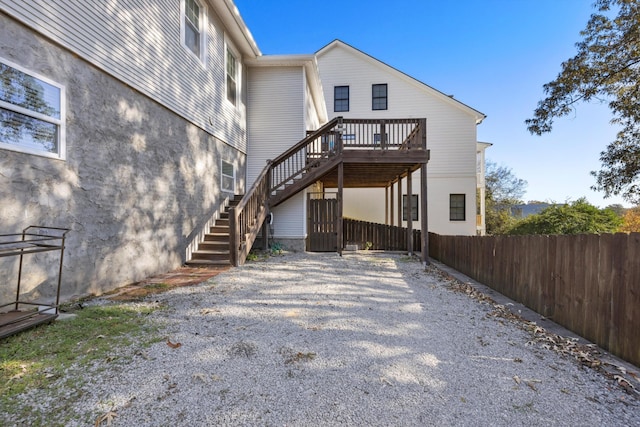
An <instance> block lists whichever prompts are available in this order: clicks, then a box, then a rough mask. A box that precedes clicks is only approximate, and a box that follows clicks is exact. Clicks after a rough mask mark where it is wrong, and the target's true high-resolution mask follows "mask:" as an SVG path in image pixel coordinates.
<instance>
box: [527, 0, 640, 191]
mask: <svg viewBox="0 0 640 427" xmlns="http://www.w3.org/2000/svg"><path fill="white" fill-rule="evenodd" d="M595 7H596V9H597V12H596V13H594V14H593V15H591V18H590V19H589V22H588V23H587V27H586V28H585V30H583V31H582V32H581V35H582V36H583V37H584V39H583V40H582V41H581V42H579V43H577V44H576V47H577V48H578V53H577V54H576V56H574V57H573V58H571V59H569V60H567V61H565V62H564V63H562V71H561V72H560V74H559V75H558V76H557V77H556V79H555V80H554V81H552V82H550V83H547V84H545V85H544V92H545V95H546V98H545V99H543V100H542V101H540V102H539V103H538V107H537V108H536V110H535V111H534V116H533V118H531V119H528V120H526V122H525V123H526V124H527V128H528V130H529V131H530V132H531V133H533V134H537V135H541V134H543V133H547V132H550V131H551V129H552V125H553V121H554V118H556V117H562V116H566V115H568V114H570V113H572V112H573V111H574V109H575V105H576V104H577V103H578V102H581V101H585V102H589V101H594V100H595V101H599V102H602V101H603V100H607V102H608V103H609V104H608V105H609V108H610V109H611V111H612V113H613V115H614V119H613V120H612V122H613V123H616V124H619V125H620V126H621V129H622V130H621V131H620V132H618V134H617V137H616V140H615V141H613V142H611V143H610V144H609V145H608V146H607V148H606V150H605V151H603V152H602V153H600V160H601V162H602V169H601V170H600V171H597V172H592V175H593V176H594V177H595V178H596V185H594V186H593V188H594V189H595V190H599V191H604V193H605V196H610V195H614V194H615V195H622V196H623V197H624V198H625V199H626V200H628V201H630V202H635V203H640V108H638V105H639V104H640V91H639V90H638V87H639V85H640V66H639V64H640V37H639V34H640V19H638V16H640V2H638V1H635V0H597V1H596V3H595ZM612 10H615V11H617V15H616V16H608V15H612Z"/></svg>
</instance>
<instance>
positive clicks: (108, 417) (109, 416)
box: [96, 411, 118, 427]
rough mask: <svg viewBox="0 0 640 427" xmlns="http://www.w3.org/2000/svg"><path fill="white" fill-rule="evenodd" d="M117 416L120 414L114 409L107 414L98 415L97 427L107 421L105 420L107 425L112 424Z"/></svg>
mask: <svg viewBox="0 0 640 427" xmlns="http://www.w3.org/2000/svg"><path fill="white" fill-rule="evenodd" d="M117 416H118V414H116V413H115V412H113V411H109V412H107V413H106V414H104V415H102V416H100V417H98V419H97V420H96V427H99V426H101V425H102V423H103V422H105V421H106V422H107V426H110V425H111V421H113V419H114V418H115V417H117Z"/></svg>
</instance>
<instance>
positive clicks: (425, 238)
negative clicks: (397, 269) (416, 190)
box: [420, 163, 430, 267]
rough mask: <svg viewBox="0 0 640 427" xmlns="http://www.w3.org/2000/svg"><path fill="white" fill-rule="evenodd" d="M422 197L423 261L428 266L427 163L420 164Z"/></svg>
mask: <svg viewBox="0 0 640 427" xmlns="http://www.w3.org/2000/svg"><path fill="white" fill-rule="evenodd" d="M420 197H421V202H420V205H421V209H420V210H421V212H422V213H421V215H422V216H421V217H420V230H421V231H420V239H421V241H420V244H421V245H422V253H421V258H422V263H423V264H424V266H425V267H426V266H427V265H429V264H430V262H429V221H428V219H429V218H428V211H427V208H428V207H429V204H428V203H427V164H426V163H423V164H422V166H420Z"/></svg>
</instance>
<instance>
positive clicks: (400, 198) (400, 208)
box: [397, 176, 402, 227]
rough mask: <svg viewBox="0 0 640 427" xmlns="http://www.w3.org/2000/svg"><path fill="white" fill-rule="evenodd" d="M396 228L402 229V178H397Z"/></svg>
mask: <svg viewBox="0 0 640 427" xmlns="http://www.w3.org/2000/svg"><path fill="white" fill-rule="evenodd" d="M397 206H398V227H402V177H401V176H399V177H398V205H397Z"/></svg>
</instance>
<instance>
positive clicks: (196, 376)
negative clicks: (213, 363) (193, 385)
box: [192, 372, 207, 383]
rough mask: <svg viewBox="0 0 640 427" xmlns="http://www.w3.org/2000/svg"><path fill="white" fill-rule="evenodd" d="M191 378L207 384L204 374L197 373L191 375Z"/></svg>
mask: <svg viewBox="0 0 640 427" xmlns="http://www.w3.org/2000/svg"><path fill="white" fill-rule="evenodd" d="M192 377H193V379H194V380H200V381H202V382H203V383H206V382H207V376H206V375H205V374H203V373H201V372H197V373H195V374H193V375H192Z"/></svg>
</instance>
